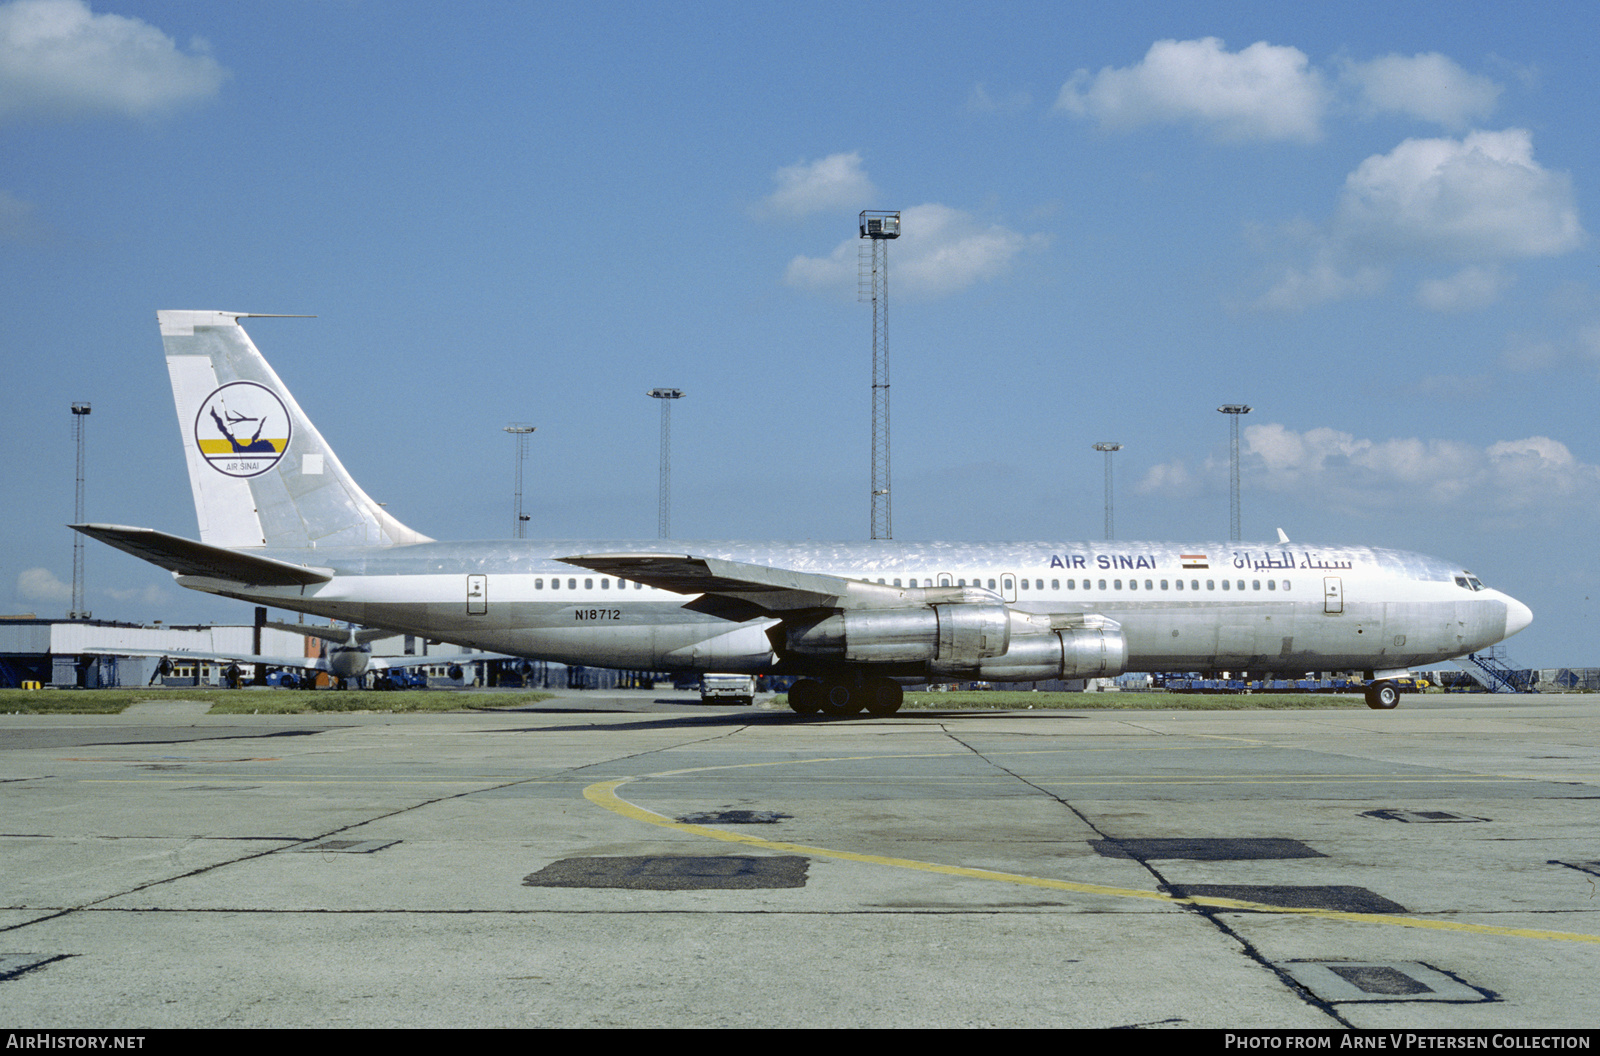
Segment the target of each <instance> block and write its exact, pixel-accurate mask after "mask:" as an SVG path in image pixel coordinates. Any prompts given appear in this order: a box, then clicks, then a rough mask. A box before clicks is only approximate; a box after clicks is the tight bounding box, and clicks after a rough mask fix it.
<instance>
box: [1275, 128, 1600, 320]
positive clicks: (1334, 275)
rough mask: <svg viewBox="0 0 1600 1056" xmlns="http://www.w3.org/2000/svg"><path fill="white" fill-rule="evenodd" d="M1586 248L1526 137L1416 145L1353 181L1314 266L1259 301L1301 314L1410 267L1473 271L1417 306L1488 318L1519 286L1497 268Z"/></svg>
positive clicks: (1366, 164) (1562, 186)
mask: <svg viewBox="0 0 1600 1056" xmlns="http://www.w3.org/2000/svg"><path fill="white" fill-rule="evenodd" d="M1585 239H1586V235H1585V234H1584V231H1583V225H1582V224H1581V223H1580V222H1579V219H1578V208H1577V204H1576V198H1575V195H1574V194H1573V190H1572V181H1571V179H1570V177H1568V176H1567V174H1566V173H1559V172H1551V171H1549V170H1547V169H1545V168H1544V167H1543V166H1541V165H1540V164H1539V163H1538V162H1537V161H1535V160H1534V157H1533V137H1532V135H1531V133H1529V132H1528V131H1527V130H1526V129H1521V128H1509V129H1505V130H1504V131H1500V132H1483V131H1478V132H1470V133H1468V134H1467V135H1465V136H1463V137H1462V138H1461V139H1450V138H1443V139H1408V140H1406V141H1405V142H1403V143H1401V144H1400V145H1399V146H1397V147H1395V149H1394V150H1392V151H1390V152H1389V153H1387V154H1375V155H1373V156H1372V157H1369V158H1367V159H1366V160H1365V161H1363V162H1362V163H1361V164H1360V165H1359V166H1357V167H1356V169H1355V171H1353V172H1351V173H1350V174H1349V176H1347V177H1346V178H1345V185H1344V190H1343V192H1342V193H1341V195H1340V199H1339V203H1338V207H1337V209H1336V210H1335V212H1334V215H1333V217H1332V219H1330V220H1329V222H1328V225H1327V228H1326V231H1325V233H1323V234H1322V235H1320V236H1317V237H1315V238H1312V239H1310V240H1309V241H1310V242H1312V243H1313V244H1314V245H1315V246H1316V249H1315V252H1314V258H1315V259H1314V261H1313V262H1312V263H1311V264H1309V265H1305V266H1298V267H1288V268H1286V269H1285V270H1284V272H1283V274H1282V277H1281V278H1280V279H1279V280H1278V281H1277V282H1276V283H1275V284H1274V285H1273V287H1272V288H1271V289H1270V290H1269V291H1268V292H1267V293H1266V294H1265V295H1263V296H1262V297H1261V298H1260V299H1259V300H1257V302H1256V307H1258V308H1263V309H1268V310H1291V311H1292V310H1300V309H1303V308H1306V307H1309V306H1311V305H1314V304H1319V303H1323V302H1326V301H1333V300H1340V299H1343V298H1345V297H1351V296H1356V295H1360V294H1370V293H1374V292H1376V291H1377V290H1378V289H1380V288H1381V287H1382V285H1383V283H1384V282H1385V281H1386V278H1385V277H1384V275H1385V273H1386V271H1387V270H1388V269H1389V268H1390V267H1392V266H1393V265H1395V264H1398V263H1401V262H1403V261H1410V262H1424V263H1429V262H1455V263H1458V264H1463V265H1465V266H1464V267H1461V268H1459V269H1458V270H1457V271H1456V272H1455V273H1454V274H1453V275H1452V276H1450V277H1449V278H1432V279H1428V280H1425V281H1424V282H1423V283H1422V284H1421V285H1420V286H1419V287H1418V291H1417V298H1418V300H1419V302H1420V303H1421V304H1423V305H1424V306H1425V307H1428V308H1431V309H1433V310H1436V311H1455V310H1461V309H1464V308H1471V307H1479V306H1481V305H1483V304H1487V303H1489V302H1490V301H1492V300H1493V299H1494V298H1495V297H1497V296H1498V295H1499V294H1500V292H1501V291H1503V290H1504V289H1505V288H1506V286H1508V285H1509V284H1510V282H1511V281H1512V276H1510V275H1509V274H1508V273H1506V272H1505V271H1503V270H1502V269H1501V268H1500V267H1499V266H1498V265H1499V264H1500V263H1501V262H1505V261H1510V260H1517V259H1522V258H1528V257H1542V256H1553V255H1556V254H1560V253H1567V252H1570V251H1572V250H1574V249H1577V248H1578V247H1579V246H1581V245H1582V244H1583V243H1584V241H1585Z"/></svg>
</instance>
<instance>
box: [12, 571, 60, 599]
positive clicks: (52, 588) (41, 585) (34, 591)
mask: <svg viewBox="0 0 1600 1056" xmlns="http://www.w3.org/2000/svg"><path fill="white" fill-rule="evenodd" d="M17 595H18V596H19V597H21V598H22V599H23V600H24V601H49V602H70V601H71V600H72V585H71V584H69V583H63V582H61V580H59V579H57V578H56V576H55V573H54V572H51V571H50V570H49V569H48V568H25V569H23V570H22V571H21V572H19V573H17Z"/></svg>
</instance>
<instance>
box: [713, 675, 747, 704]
mask: <svg viewBox="0 0 1600 1056" xmlns="http://www.w3.org/2000/svg"><path fill="white" fill-rule="evenodd" d="M755 699H756V678H755V676H754V675H701V676H700V703H702V704H754V703H755Z"/></svg>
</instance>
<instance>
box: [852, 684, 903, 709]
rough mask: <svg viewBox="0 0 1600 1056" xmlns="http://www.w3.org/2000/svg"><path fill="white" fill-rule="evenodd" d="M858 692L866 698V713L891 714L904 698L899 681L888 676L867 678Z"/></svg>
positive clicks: (898, 707)
mask: <svg viewBox="0 0 1600 1056" xmlns="http://www.w3.org/2000/svg"><path fill="white" fill-rule="evenodd" d="M860 692H861V693H862V694H863V695H864V696H865V697H866V698H867V700H866V703H867V714H868V715H893V714H894V713H895V712H897V711H899V710H900V703H901V701H903V700H904V699H905V690H903V689H901V688H900V683H898V682H896V681H894V680H893V679H888V678H869V679H867V684H866V685H865V686H863V687H862V688H861V690H860Z"/></svg>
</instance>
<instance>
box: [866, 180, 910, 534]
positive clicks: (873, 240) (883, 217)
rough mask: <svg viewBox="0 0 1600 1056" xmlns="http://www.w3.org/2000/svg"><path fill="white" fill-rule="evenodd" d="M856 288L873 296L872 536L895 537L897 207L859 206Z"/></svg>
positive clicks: (869, 296) (898, 233)
mask: <svg viewBox="0 0 1600 1056" xmlns="http://www.w3.org/2000/svg"><path fill="white" fill-rule="evenodd" d="M860 225H861V238H862V239H863V242H862V245H861V255H860V258H859V259H860V272H859V274H858V282H857V292H858V294H859V296H860V299H861V300H867V299H868V298H871V300H872V538H874V539H893V538H894V518H893V516H892V514H891V512H890V504H889V243H890V241H892V240H893V239H896V238H899V237H900V213H899V211H898V210H885V209H863V210H862V211H861V216H860Z"/></svg>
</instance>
